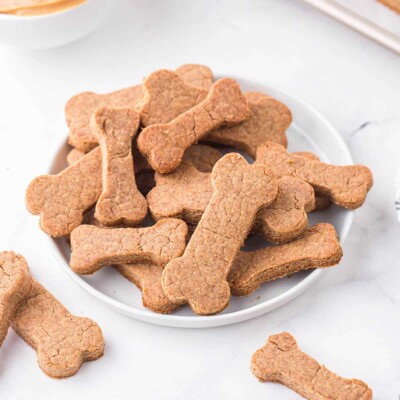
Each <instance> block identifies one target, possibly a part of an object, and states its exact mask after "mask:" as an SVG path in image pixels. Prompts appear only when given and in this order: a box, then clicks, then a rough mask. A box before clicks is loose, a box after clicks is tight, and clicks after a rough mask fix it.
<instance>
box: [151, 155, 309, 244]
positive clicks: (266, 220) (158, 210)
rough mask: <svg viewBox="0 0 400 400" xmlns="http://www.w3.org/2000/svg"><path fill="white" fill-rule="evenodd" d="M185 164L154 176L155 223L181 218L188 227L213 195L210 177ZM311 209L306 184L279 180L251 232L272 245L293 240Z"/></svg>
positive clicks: (298, 181)
mask: <svg viewBox="0 0 400 400" xmlns="http://www.w3.org/2000/svg"><path fill="white" fill-rule="evenodd" d="M187 161H188V160H186V161H184V162H182V164H181V165H180V166H179V167H178V168H177V169H176V170H175V171H173V172H171V173H170V174H166V175H163V174H158V173H156V174H155V180H156V187H155V188H154V189H152V190H151V191H150V192H149V193H148V195H147V201H148V204H149V210H150V213H151V215H152V217H153V218H154V219H155V220H156V221H158V220H160V219H163V218H180V219H183V220H184V221H185V222H187V223H188V224H191V225H194V224H197V223H198V222H199V221H200V218H201V216H202V214H203V212H204V210H205V209H206V207H207V205H208V203H209V201H210V199H211V196H212V193H213V188H212V185H211V174H210V173H203V172H200V171H198V170H197V169H196V168H195V167H194V166H193V165H190V164H191V163H188V162H187ZM314 207H315V201H314V190H313V188H312V187H311V186H310V185H309V184H308V183H306V182H304V181H303V180H302V179H298V178H292V177H283V178H281V179H279V180H278V194H277V197H276V199H275V200H274V202H273V203H272V204H270V205H269V206H268V207H267V208H265V209H263V210H260V211H259V212H258V213H257V217H256V220H255V223H254V226H253V228H252V231H253V232H257V233H260V234H262V235H263V236H264V237H265V239H267V240H269V241H271V242H273V243H284V242H287V241H290V240H293V239H295V238H296V237H298V236H300V235H301V234H302V233H303V232H304V231H305V229H306V228H307V223H308V219H307V212H309V211H311V210H313V209H314Z"/></svg>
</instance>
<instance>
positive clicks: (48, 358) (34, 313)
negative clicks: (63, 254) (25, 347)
mask: <svg viewBox="0 0 400 400" xmlns="http://www.w3.org/2000/svg"><path fill="white" fill-rule="evenodd" d="M12 327H13V329H14V330H15V332H17V334H18V335H19V336H21V337H22V339H24V340H25V341H26V342H27V343H28V344H29V345H30V346H32V347H33V348H34V349H35V350H36V352H37V357H38V363H39V367H40V368H41V369H42V370H43V372H44V373H45V374H47V375H49V376H51V377H53V378H66V377H68V376H71V375H74V374H76V373H77V372H78V370H79V368H80V367H81V365H82V363H83V362H84V361H91V360H96V359H97V358H99V357H101V356H102V355H103V351H104V339H103V334H102V332H101V329H100V327H99V326H98V325H97V324H96V323H95V322H94V321H92V320H91V319H89V318H82V317H75V316H73V315H72V314H70V313H69V312H68V310H66V308H65V307H64V306H63V305H62V304H61V303H60V302H59V301H58V300H57V299H56V298H55V297H53V296H52V295H51V294H50V293H49V292H48V291H47V290H46V289H45V288H44V287H43V286H42V285H40V284H39V283H38V282H36V281H35V280H34V279H33V278H31V284H30V290H29V293H28V295H27V297H26V299H25V301H24V302H23V303H22V305H21V306H20V307H19V309H18V312H17V313H16V314H15V316H14V318H13V320H12Z"/></svg>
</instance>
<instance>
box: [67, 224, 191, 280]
mask: <svg viewBox="0 0 400 400" xmlns="http://www.w3.org/2000/svg"><path fill="white" fill-rule="evenodd" d="M186 236H187V226H186V224H185V223H184V222H183V221H181V220H179V219H165V220H161V221H159V222H157V224H155V225H153V226H151V227H148V228H115V229H102V228H98V227H96V226H93V225H81V226H78V227H77V228H76V229H74V231H73V232H72V233H71V260H70V267H71V269H72V270H73V271H75V272H76V273H78V274H91V273H93V272H95V271H97V270H98V269H100V268H101V267H102V266H104V265H114V264H132V263H137V262H139V263H154V264H157V265H160V266H164V265H165V264H167V263H168V262H169V261H170V260H172V259H173V258H176V257H179V256H180V255H182V253H183V251H184V250H185V245H186Z"/></svg>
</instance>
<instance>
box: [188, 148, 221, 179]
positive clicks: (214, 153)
mask: <svg viewBox="0 0 400 400" xmlns="http://www.w3.org/2000/svg"><path fill="white" fill-rule="evenodd" d="M221 157H222V153H221V152H220V151H219V150H217V149H214V148H213V147H211V146H206V145H203V144H197V145H195V146H192V147H189V148H188V149H187V150H186V151H185V154H184V155H183V159H182V162H186V163H189V164H191V165H193V166H194V167H195V168H196V169H197V170H199V171H201V172H211V171H212V169H213V167H214V165H215V163H216V162H217V161H218V160H219V159H220V158H221Z"/></svg>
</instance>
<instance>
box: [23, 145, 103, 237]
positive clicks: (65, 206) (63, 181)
mask: <svg viewBox="0 0 400 400" xmlns="http://www.w3.org/2000/svg"><path fill="white" fill-rule="evenodd" d="M100 193H101V154H100V149H99V148H96V149H93V150H92V151H91V152H90V153H88V154H86V155H85V156H84V157H82V158H81V159H79V160H78V161H77V162H75V163H74V164H72V165H71V166H70V167H68V168H66V169H64V170H63V171H61V172H60V173H59V174H57V175H42V176H39V177H37V178H35V179H34V180H33V181H32V182H31V183H30V185H29V186H28V189H27V191H26V196H25V202H26V207H27V208H28V210H29V212H30V213H32V214H34V215H39V214H40V226H41V228H42V229H43V230H44V231H45V232H46V233H48V234H49V235H51V236H66V235H68V234H70V233H71V232H72V230H73V229H74V228H75V227H77V226H78V225H80V224H81V222H82V218H83V213H84V212H85V211H86V210H88V209H89V208H90V207H91V206H92V205H93V204H95V203H96V201H97V199H98V198H99V196H100Z"/></svg>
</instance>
